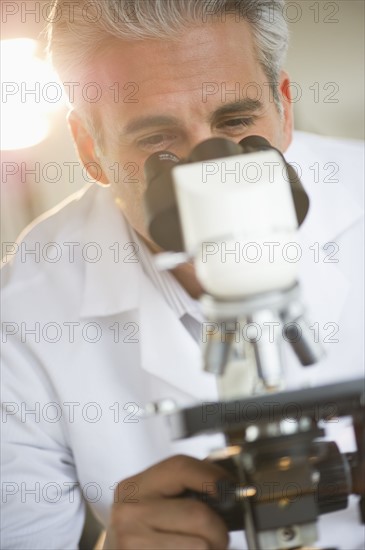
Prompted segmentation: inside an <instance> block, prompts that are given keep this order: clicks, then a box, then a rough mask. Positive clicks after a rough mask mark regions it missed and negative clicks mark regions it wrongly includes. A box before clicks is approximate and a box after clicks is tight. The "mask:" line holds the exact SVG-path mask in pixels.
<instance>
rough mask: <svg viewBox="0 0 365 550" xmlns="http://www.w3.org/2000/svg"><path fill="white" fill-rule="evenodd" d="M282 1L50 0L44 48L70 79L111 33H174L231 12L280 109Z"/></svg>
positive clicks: (284, 34)
mask: <svg viewBox="0 0 365 550" xmlns="http://www.w3.org/2000/svg"><path fill="white" fill-rule="evenodd" d="M67 6H68V9H66V7H67ZM70 7H71V8H72V9H70ZM284 7H285V0H76V1H75V0H74V1H73V2H72V3H70V2H69V1H68V0H67V1H66V0H53V8H52V12H51V16H50V23H49V25H48V51H49V53H50V54H51V57H52V62H53V65H54V67H55V69H56V70H57V71H58V73H59V74H60V76H61V78H62V80H63V82H67V81H69V82H73V81H75V75H77V77H78V78H77V79H78V80H79V79H80V76H81V75H83V76H84V77H85V75H86V74H87V72H88V71H89V73H90V72H92V66H93V60H95V56H96V55H97V54H98V53H99V52H101V51H102V49H103V48H104V47H105V46H106V45H107V44H108V43H109V42H110V40H112V39H116V38H119V39H124V40H146V39H152V38H167V39H168V38H177V39H178V38H179V35H181V34H182V32H183V31H184V29H186V28H188V27H191V25H194V24H195V25H196V24H199V23H200V24H201V23H204V22H209V21H218V20H221V19H222V18H225V17H226V16H227V15H232V16H235V18H236V20H238V21H239V20H242V19H244V20H246V21H248V22H249V23H250V26H251V29H252V32H253V36H254V41H255V49H256V55H257V58H258V61H259V63H260V64H261V66H262V68H263V70H264V73H265V76H266V77H267V79H268V82H269V83H270V87H271V90H272V94H273V98H274V101H275V103H276V105H277V106H278V108H279V110H280V108H281V103H280V99H279V94H278V83H279V77H280V70H281V68H282V67H283V64H284V60H285V56H286V52H287V48H288V28H287V24H286V21H285V18H284V16H283V10H284Z"/></svg>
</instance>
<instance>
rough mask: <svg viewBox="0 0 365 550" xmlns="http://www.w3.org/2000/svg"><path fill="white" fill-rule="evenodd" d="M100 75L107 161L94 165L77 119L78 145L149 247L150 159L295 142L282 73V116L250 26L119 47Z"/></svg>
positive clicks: (230, 23)
mask: <svg viewBox="0 0 365 550" xmlns="http://www.w3.org/2000/svg"><path fill="white" fill-rule="evenodd" d="M95 68H96V69H97V74H98V79H99V83H100V84H101V86H102V88H103V93H104V94H105V90H107V101H106V102H104V103H103V104H102V107H101V104H99V105H97V109H98V117H99V119H100V120H101V133H102V136H103V147H102V149H103V151H102V155H101V157H100V156H99V157H96V158H94V159H93V158H91V155H92V153H90V139H89V138H86V137H85V136H86V134H85V133H84V132H80V131H77V130H76V131H75V124H76V126H77V123H75V121H74V122H73V123H72V120H71V125H73V126H74V128H73V130H74V136H75V139H76V143H77V146H78V149H79V152H80V155H81V158H82V159H83V160H84V161H85V160H86V161H88V160H89V161H90V160H96V161H97V162H98V163H99V164H100V165H101V167H102V170H103V177H102V181H103V182H104V183H105V182H109V183H110V184H111V186H112V190H113V193H114V195H115V197H116V200H117V203H118V205H119V206H120V208H121V209H122V210H123V212H124V214H125V216H126V218H127V219H128V221H129V222H130V224H131V225H132V226H133V227H134V228H135V229H136V230H137V231H138V233H140V234H141V235H142V236H143V237H145V238H146V239H147V240H148V241H150V239H149V237H148V232H147V228H146V226H145V221H144V213H143V212H144V210H143V193H144V191H145V181H144V175H143V166H144V163H145V161H146V159H147V158H148V157H149V156H150V155H151V154H152V153H154V152H156V151H161V150H169V151H171V152H173V153H175V154H176V155H177V156H179V157H181V158H183V157H186V156H187V155H188V154H189V152H190V151H191V149H192V148H193V147H194V146H195V145H196V144H198V143H200V142H201V141H203V140H206V139H208V138H211V137H216V136H220V137H225V138H228V139H231V140H233V141H235V142H239V141H240V140H241V139H242V138H244V137H245V136H248V135H253V134H256V135H257V134H258V135H261V136H263V137H265V138H267V139H268V140H269V141H270V142H271V143H272V145H274V146H276V147H277V148H278V149H280V150H281V151H285V150H286V148H287V146H288V145H289V143H290V140H291V129H292V121H291V107H290V103H289V100H288V97H287V96H285V94H286V92H285V90H286V89H287V88H288V80H287V79H286V75H285V74H283V76H282V80H281V84H280V89H279V93H280V95H281V97H282V98H283V100H282V103H283V108H284V113H283V115H280V114H279V112H278V108H277V105H276V104H275V103H274V100H273V97H272V92H271V89H270V86H269V83H268V81H267V77H266V76H265V74H264V71H263V69H262V68H261V66H260V64H259V62H258V61H257V56H256V54H255V51H254V45H253V39H252V36H251V31H250V27H249V25H248V24H247V23H246V22H242V21H241V22H239V23H237V22H235V21H234V20H227V21H226V22H225V23H223V22H219V23H214V24H204V25H201V26H200V27H197V28H193V29H191V30H189V31H187V32H185V33H184V35H183V37H182V38H181V39H180V41H169V40H148V41H131V42H126V41H115V42H114V44H111V45H110V48H109V49H108V50H107V51H106V53H105V54H104V55H103V56H102V58H101V59H99V60H98V61H97V62H96V67H95ZM250 100H251V101H250ZM252 100H255V101H252ZM87 139H89V145H87ZM150 244H151V243H150Z"/></svg>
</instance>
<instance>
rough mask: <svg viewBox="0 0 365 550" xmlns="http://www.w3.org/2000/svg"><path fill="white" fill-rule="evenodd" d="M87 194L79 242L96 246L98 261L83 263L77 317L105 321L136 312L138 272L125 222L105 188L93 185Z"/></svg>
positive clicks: (139, 273)
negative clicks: (82, 281)
mask: <svg viewBox="0 0 365 550" xmlns="http://www.w3.org/2000/svg"><path fill="white" fill-rule="evenodd" d="M87 193H90V194H91V195H92V197H91V201H90V202H91V204H90V208H89V211H88V215H87V217H86V220H85V225H84V229H83V236H82V238H83V241H84V243H96V245H97V249H98V250H99V254H101V257H100V259H99V260H98V261H96V262H90V261H85V259H84V262H83V264H84V287H83V294H82V299H81V308H80V316H81V317H105V316H109V315H116V314H118V313H122V312H124V311H129V310H133V309H136V308H138V307H139V303H140V293H139V287H140V279H141V271H142V268H141V266H140V264H139V261H138V257H137V255H136V254H135V252H136V245H135V243H133V239H132V238H131V237H130V234H129V231H128V225H127V222H126V221H125V219H124V217H123V214H122V213H121V211H120V210H119V208H118V207H117V206H116V204H115V202H114V199H113V196H112V193H111V192H110V189H109V188H103V187H100V186H99V185H96V184H94V185H93V186H92V187H91V188H90V189H89V190H88V191H87ZM92 250H95V248H93V249H92ZM90 255H91V254H90Z"/></svg>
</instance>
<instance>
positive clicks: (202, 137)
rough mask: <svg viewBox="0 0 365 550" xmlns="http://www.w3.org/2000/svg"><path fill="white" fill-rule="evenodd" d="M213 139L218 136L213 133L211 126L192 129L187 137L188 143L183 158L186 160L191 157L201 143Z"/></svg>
mask: <svg viewBox="0 0 365 550" xmlns="http://www.w3.org/2000/svg"><path fill="white" fill-rule="evenodd" d="M213 137H217V135H216V134H214V133H213V131H212V129H211V128H210V127H209V126H195V127H193V128H191V129H190V131H189V133H188V135H187V139H186V143H185V144H184V145H185V147H184V155H183V156H184V157H185V158H186V157H187V156H189V155H190V153H191V151H192V150H193V149H194V147H196V146H197V145H199V143H202V142H203V141H206V140H207V139H211V138H213Z"/></svg>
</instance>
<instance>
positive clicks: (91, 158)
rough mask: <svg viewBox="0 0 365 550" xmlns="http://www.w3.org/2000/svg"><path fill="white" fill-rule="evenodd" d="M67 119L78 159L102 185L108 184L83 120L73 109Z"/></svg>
mask: <svg viewBox="0 0 365 550" xmlns="http://www.w3.org/2000/svg"><path fill="white" fill-rule="evenodd" d="M67 120H68V124H69V127H70V130H71V134H72V136H73V139H74V143H75V145H76V149H77V152H78V154H79V157H80V160H81V162H82V163H83V165H84V167H85V169H86V170H87V172H88V174H89V176H90V177H91V178H92V179H94V180H96V181H98V182H99V183H101V184H102V185H109V180H108V178H107V176H106V174H105V172H104V170H103V167H102V165H101V161H100V159H99V158H98V156H97V154H96V152H95V142H94V138H93V137H92V136H91V134H90V133H89V131H88V130H87V129H86V128H85V124H84V122H83V121H82V120H81V118H80V116H79V115H78V114H77V113H76V112H75V111H70V112H69V113H68V115H67Z"/></svg>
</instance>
